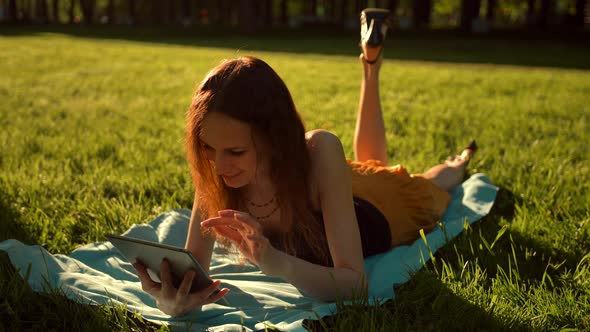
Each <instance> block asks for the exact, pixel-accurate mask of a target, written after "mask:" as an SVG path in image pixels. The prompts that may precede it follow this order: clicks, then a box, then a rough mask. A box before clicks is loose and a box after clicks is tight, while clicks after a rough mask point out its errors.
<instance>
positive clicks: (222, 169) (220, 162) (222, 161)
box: [215, 153, 229, 175]
mask: <svg viewBox="0 0 590 332" xmlns="http://www.w3.org/2000/svg"><path fill="white" fill-rule="evenodd" d="M228 168H229V161H228V158H225V157H224V156H223V154H222V153H217V155H216V156H215V171H216V172H217V175H224V174H226V173H227V170H228Z"/></svg>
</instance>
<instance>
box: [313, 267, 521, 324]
mask: <svg viewBox="0 0 590 332" xmlns="http://www.w3.org/2000/svg"><path fill="white" fill-rule="evenodd" d="M396 293H397V295H396V297H395V299H393V300H388V301H387V302H385V303H384V304H382V305H380V306H360V305H358V306H350V307H346V308H344V310H341V311H340V312H339V313H338V314H336V315H333V316H327V317H324V318H322V319H321V320H311V319H307V320H305V321H304V322H303V324H304V326H305V327H306V328H307V329H309V330H311V331H344V330H346V331H357V330H359V331H360V330H362V331H476V330H478V331H479V330H485V331H502V330H518V331H529V330H530V328H528V327H527V326H526V325H525V324H518V323H516V326H515V323H514V322H512V323H511V324H510V326H506V325H505V323H504V322H502V321H501V320H500V319H498V318H496V317H494V316H493V315H492V314H490V313H488V312H486V311H485V310H484V309H482V308H480V307H479V306H477V305H475V304H473V303H471V302H470V301H469V300H467V299H465V298H462V297H460V296H457V295H456V294H455V293H453V291H452V290H451V289H449V288H448V287H447V286H446V285H445V284H443V283H442V282H441V281H440V280H439V279H438V277H437V276H436V275H434V274H433V273H430V272H424V271H422V272H420V273H417V274H416V275H414V277H413V278H412V279H411V280H410V281H409V282H407V283H405V284H404V285H402V286H401V287H399V288H398V289H396ZM359 311H363V312H364V313H365V315H366V312H367V311H370V312H371V315H366V316H369V317H372V321H371V322H370V323H367V322H366V321H362V320H360V319H359V318H361V317H359V315H358V312H359ZM363 317H364V316H363ZM367 325H370V327H369V326H367Z"/></svg>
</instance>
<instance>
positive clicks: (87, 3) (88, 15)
mask: <svg viewBox="0 0 590 332" xmlns="http://www.w3.org/2000/svg"><path fill="white" fill-rule="evenodd" d="M95 5H96V4H95V0H80V6H81V7H82V16H84V23H86V24H92V23H94V8H95Z"/></svg>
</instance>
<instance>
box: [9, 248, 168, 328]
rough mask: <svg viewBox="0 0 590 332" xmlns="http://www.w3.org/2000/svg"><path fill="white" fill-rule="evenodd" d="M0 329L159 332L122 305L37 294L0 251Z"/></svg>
mask: <svg viewBox="0 0 590 332" xmlns="http://www.w3.org/2000/svg"><path fill="white" fill-rule="evenodd" d="M0 295H1V296H0V299H1V300H0V330H1V331H41V330H49V331H81V330H82V331H160V330H162V329H161V326H160V325H158V324H155V323H152V322H150V321H148V320H144V319H142V318H141V317H139V316H137V315H136V314H134V313H132V312H129V311H128V310H125V309H124V308H113V307H109V306H96V305H89V304H82V303H78V302H75V301H73V300H70V299H69V298H67V297H66V296H65V295H63V294H62V293H61V292H60V291H53V292H51V293H38V292H35V291H33V290H32V289H31V287H30V286H29V284H28V283H26V282H25V280H24V279H23V278H22V277H21V276H20V274H19V273H18V271H16V270H15V268H14V267H13V266H12V263H11V262H10V258H9V257H8V255H7V254H6V253H5V252H4V251H1V250H0Z"/></svg>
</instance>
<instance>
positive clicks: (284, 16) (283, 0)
mask: <svg viewBox="0 0 590 332" xmlns="http://www.w3.org/2000/svg"><path fill="white" fill-rule="evenodd" d="M280 6H281V7H280V8H281V9H280V11H281V24H282V25H287V24H288V23H289V14H288V13H287V0H281V3H280Z"/></svg>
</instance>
